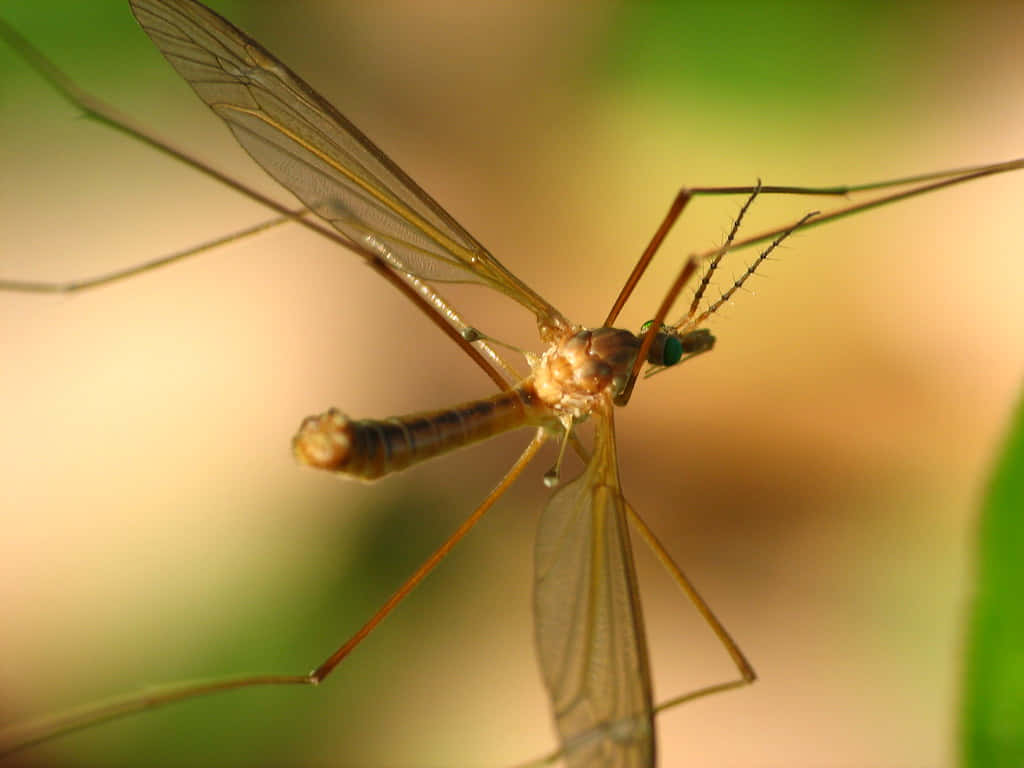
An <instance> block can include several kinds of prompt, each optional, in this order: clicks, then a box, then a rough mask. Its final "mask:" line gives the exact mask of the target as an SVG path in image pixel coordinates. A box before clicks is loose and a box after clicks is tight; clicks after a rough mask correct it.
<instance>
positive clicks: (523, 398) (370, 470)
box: [292, 384, 551, 480]
mask: <svg viewBox="0 0 1024 768" xmlns="http://www.w3.org/2000/svg"><path fill="white" fill-rule="evenodd" d="M550 418H551V417H550V415H548V414H547V411H546V409H545V408H544V406H543V405H542V404H540V403H539V401H538V399H537V395H536V393H535V392H534V390H533V387H532V386H530V385H529V384H521V385H519V386H518V387H516V388H515V389H512V390H509V391H507V392H499V393H498V394H496V395H493V396H492V397H488V398H483V399H480V400H473V401H472V402H468V403H463V404H461V405H456V406H453V407H451V408H445V409H443V410H439V411H424V412H422V413H413V414H410V415H408V416H395V417H393V418H390V419H382V420H376V419H361V420H359V421H353V420H351V419H349V418H348V417H347V416H345V414H343V413H341V411H339V410H337V409H336V408H332V409H331V410H329V411H326V412H325V413H323V414H320V415H319V416H310V417H309V418H307V419H306V420H305V421H303V422H302V426H301V427H299V431H298V433H297V434H296V435H295V437H294V439H293V440H292V450H293V451H294V453H295V456H296V458H297V459H298V460H299V461H301V462H302V463H303V464H308V465H309V466H311V467H316V468H317V469H326V470H328V471H330V472H338V473H340V474H344V475H349V476H351V477H357V478H362V479H364V480H373V479H375V478H378V477H381V476H382V475H386V474H389V473H391V472H397V471H399V470H402V469H405V468H406V467H408V466H411V465H413V464H416V463H418V462H421V461H426V460H427V459H430V458H433V457H434V456H437V455H439V454H442V453H447V452H448V451H452V450H454V449H456V448H461V447H462V446H464V445H472V444H473V443H478V442H480V441H481V440H486V439H487V438H489V437H492V436H494V435H498V434H501V433H502V432H507V431H508V430H510V429H515V428H516V427H522V426H527V425H531V424H532V425H540V424H542V423H544V422H545V421H546V420H550Z"/></svg>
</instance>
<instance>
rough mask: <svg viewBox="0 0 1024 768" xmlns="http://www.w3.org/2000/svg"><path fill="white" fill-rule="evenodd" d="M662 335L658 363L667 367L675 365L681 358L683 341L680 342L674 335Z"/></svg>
mask: <svg viewBox="0 0 1024 768" xmlns="http://www.w3.org/2000/svg"><path fill="white" fill-rule="evenodd" d="M658 335H659V336H661V335H662V334H660V333H659V334H658ZM664 336H665V343H664V346H662V349H661V363H659V365H664V366H665V367H668V366H670V365H675V364H676V363H678V362H679V361H680V360H681V359H682V357H683V342H681V341H680V340H679V339H678V337H676V336H669V335H668V334H664Z"/></svg>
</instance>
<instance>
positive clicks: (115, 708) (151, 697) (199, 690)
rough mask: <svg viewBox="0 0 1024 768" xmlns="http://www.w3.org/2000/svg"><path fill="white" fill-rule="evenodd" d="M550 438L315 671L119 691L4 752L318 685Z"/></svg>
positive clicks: (46, 721) (17, 738)
mask: <svg viewBox="0 0 1024 768" xmlns="http://www.w3.org/2000/svg"><path fill="white" fill-rule="evenodd" d="M546 440H547V436H546V435H545V433H544V432H543V431H542V430H538V432H537V434H536V436H535V437H534V438H533V440H531V441H530V444H529V445H528V446H526V450H524V451H523V453H522V454H521V455H520V456H519V458H518V459H517V460H516V462H515V464H513V465H512V467H511V468H510V469H509V470H508V472H506V473H505V476H504V477H502V479H501V480H500V481H499V482H498V484H497V485H496V486H494V488H493V489H492V490H491V492H490V493H489V494H487V498H485V499H484V500H483V502H482V503H481V504H480V506H478V507H477V508H476V509H475V510H473V513H472V514H471V515H470V516H469V517H467V518H466V519H465V521H463V523H462V525H460V526H459V527H458V528H457V529H456V530H455V532H454V533H453V534H452V535H451V536H449V537H448V539H447V540H446V541H445V542H444V543H443V544H442V545H441V546H440V547H438V548H437V549H436V550H435V551H434V553H433V554H432V555H430V557H428V558H427V559H426V560H425V561H424V562H423V564H422V565H420V567H419V568H417V569H416V571H415V572H413V574H412V575H411V576H410V577H409V578H408V579H406V580H405V582H404V583H403V584H402V586H400V587H399V588H398V589H397V590H395V592H394V594H392V595H391V597H389V598H388V599H387V601H386V602H385V603H384V604H383V605H382V606H381V607H380V608H379V609H378V610H377V612H376V613H374V615H373V616H372V617H371V618H370V620H369V621H367V622H366V624H364V625H363V626H362V627H361V628H360V629H359V630H358V631H357V632H356V633H355V634H354V635H352V637H350V638H349V639H348V640H346V641H345V642H344V643H343V644H342V645H341V646H340V647H339V648H338V649H337V650H336V651H335V652H334V653H332V654H331V655H330V656H328V657H327V658H326V659H324V661H323V662H321V663H320V665H319V666H317V668H316V669H314V670H313V671H312V672H310V673H309V674H306V675H250V676H245V677H232V678H220V679H216V680H202V681H195V680H193V681H190V682H185V683H180V684H175V685H170V686H162V687H159V688H152V689H150V690H148V691H143V692H142V693H135V694H130V695H128V696H119V697H117V698H114V699H108V700H106V701H100V702H95V703H93V704H88V705H86V706H84V707H78V708H76V709H74V710H70V711H68V712H64V713H62V714H58V715H55V716H53V717H47V718H42V719H40V720H35V721H31V722H27V723H24V724H22V725H16V726H12V727H10V728H5V729H4V730H2V731H0V757H4V756H6V755H10V754H12V753H14V752H17V751H19V750H22V749H25V748H26V747H30V746H32V745H34V744H39V743H40V742H44V741H49V740H51V739H55V738H57V737H58V736H63V735H65V734H68V733H72V732H74V731H78V730H82V729H83V728H88V727H89V726H92V725H96V724H98V723H103V722H107V721H109V720H117V719H119V718H122V717H127V716H128V715H133V714H137V713H139V712H144V711H146V710H150V709H159V708H161V707H165V706H167V705H169V704H172V703H174V702H178V701H187V700H189V699H197V698H200V697H202V696H210V695H212V694H215V693H225V692H227V691H233V690H237V689H239V688H257V687H266V686H282V685H313V686H315V685H319V684H320V683H321V682H323V680H324V679H325V678H326V677H327V676H328V675H329V674H330V673H331V671H332V670H333V669H334V668H335V667H337V666H338V664H340V663H341V661H342V660H343V659H344V658H345V657H346V656H347V655H348V654H349V653H351V652H352V651H353V650H354V649H355V647H356V646H357V645H359V643H361V642H362V641H363V640H365V639H366V637H367V636H368V635H369V634H370V632H372V631H373V630H374V629H375V628H376V627H377V625H378V624H380V623H381V621H383V620H384V619H385V618H386V617H387V615H388V614H389V613H391V611H392V610H393V609H394V608H395V606H397V605H398V604H399V603H400V602H401V601H402V600H403V599H404V598H405V597H407V596H408V595H409V593H410V592H412V590H413V589H414V588H415V587H416V586H417V585H418V584H419V583H420V582H421V581H423V579H424V578H426V576H427V575H428V574H429V573H430V572H431V571H432V570H433V569H434V567H435V566H436V565H437V564H438V563H440V562H441V560H443V559H444V558H445V556H446V555H447V554H448V553H449V552H450V551H451V550H452V548H453V547H454V546H455V545H456V544H458V543H459V542H460V541H461V540H462V539H463V538H464V537H465V535H466V534H467V533H469V531H470V530H471V529H472V528H473V526H474V525H476V524H477V523H478V522H479V521H480V519H481V518H482V517H483V516H484V514H485V513H486V512H487V511H488V510H489V509H490V508H491V507H492V506H493V505H494V503H495V502H496V501H497V500H498V499H499V498H501V496H502V495H503V494H504V493H505V491H507V490H508V489H509V487H510V486H511V485H512V483H513V482H515V480H516V478H518V477H519V475H520V474H522V472H523V470H524V469H526V466H527V465H528V464H529V463H530V461H531V460H532V459H533V458H534V456H536V455H537V451H538V450H540V447H541V446H542V445H543V444H544V442H545V441H546Z"/></svg>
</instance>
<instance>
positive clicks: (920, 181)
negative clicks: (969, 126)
mask: <svg viewBox="0 0 1024 768" xmlns="http://www.w3.org/2000/svg"><path fill="white" fill-rule="evenodd" d="M1021 168H1024V158H1022V159H1017V160H1010V161H1007V162H1005V163H991V164H988V165H977V166H970V167H967V168H956V169H953V170H949V171H937V172H935V173H923V174H918V175H915V176H905V177H903V178H899V179H888V180H886V181H875V182H869V183H867V184H853V185H847V186H837V187H794V186H777V185H761V184H758V185H756V186H753V187H693V188H692V189H690V188H686V187H683V188H682V189H680V190H679V192H678V193H676V197H675V199H674V200H673V201H672V205H671V206H669V209H668V212H667V213H666V214H665V218H664V219H663V220H662V222H661V225H660V226H659V227H658V229H657V230H656V231H655V233H654V236H653V237H652V238H651V241H650V243H648V244H647V247H646V248H645V249H644V251H643V253H642V254H641V255H640V258H639V259H638V260H637V262H636V264H635V265H634V266H633V269H632V271H631V272H630V273H629V277H628V278H626V282H625V284H623V286H622V290H620V291H619V295H618V296H617V297H616V299H615V303H614V304H612V308H611V310H610V311H609V312H608V317H607V318H605V322H604V324H605V325H606V326H610V325H612V324H613V323H614V322H615V320H616V318H618V316H619V313H620V312H622V308H623V307H624V306H625V305H626V301H627V300H628V299H629V297H630V295H631V294H632V293H633V290H634V289H635V288H636V286H637V283H639V282H640V278H641V277H642V276H643V274H644V272H646V271H647V267H648V266H650V263H651V260H652V259H653V258H654V254H655V253H657V251H658V248H659V247H661V244H662V242H664V240H665V238H666V237H667V236H668V233H669V231H670V230H671V229H672V227H673V225H674V224H675V223H676V220H677V219H678V218H679V217H680V215H682V213H683V210H684V209H685V208H686V206H687V204H689V202H690V201H691V200H692V199H693V198H694V197H697V196H698V195H753V194H755V193H756V194H783V195H812V196H813V195H825V196H830V197H845V196H847V195H851V194H855V193H857V192H869V191H872V190H878V189H888V188H891V187H902V186H907V185H909V184H917V185H919V186H916V187H913V188H912V189H909V190H904V191H903V192H898V193H896V194H892V195H884V196H882V197H878V198H875V199H873V200H868V201H866V202H864V203H858V204H856V205H851V206H848V207H846V208H839V209H836V210H835V211H829V212H827V213H824V214H822V215H821V216H818V217H817V218H816V219H815V220H814V223H813V225H814V226H817V225H818V224H824V223H825V222H828V221H835V220H836V219H841V218H844V217H846V216H852V215H854V214H856V213H860V212H862V211H866V210H870V209H871V208H877V207H880V206H883V205H888V204H889V203H894V202H896V201H898V200H905V199H907V198H909V197H914V196H916V195H922V194H925V193H927V192H933V191H935V190H937V189H942V188H943V187H948V186H952V185H954V184H960V183H962V182H965V181H972V180H974V179H979V178H982V177H983V176H992V175H995V174H997V173H1006V172H1008V171H1016V170H1019V169H1021ZM925 182H932V183H925ZM794 226H795V225H794V224H788V225H786V226H783V227H778V228H777V229H773V230H770V231H767V232H762V233H761V234H759V235H754V236H753V237H750V238H747V239H746V240H741V241H739V242H737V243H734V244H731V245H729V246H728V247H725V246H720V247H719V248H714V249H712V250H710V251H705V252H704V253H702V254H700V255H699V256H698V257H697V258H698V259H700V260H704V259H714V258H716V257H717V258H720V257H721V256H722V255H724V254H725V253H726V252H728V251H733V250H737V249H740V248H746V247H748V246H751V245H756V244H757V243H763V242H766V241H768V240H771V239H772V238H774V237H777V236H778V235H780V234H782V233H784V232H786V231H790V230H792V229H793V228H794Z"/></svg>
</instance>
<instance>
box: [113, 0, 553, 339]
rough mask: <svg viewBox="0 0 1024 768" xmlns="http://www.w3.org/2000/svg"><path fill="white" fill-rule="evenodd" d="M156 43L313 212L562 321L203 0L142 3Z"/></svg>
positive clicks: (416, 269)
mask: <svg viewBox="0 0 1024 768" xmlns="http://www.w3.org/2000/svg"><path fill="white" fill-rule="evenodd" d="M131 6H132V11H133V13H134V14H135V18H136V19H138V21H139V24H140V25H141V26H142V28H143V29H144V30H145V32H146V34H148V35H149V37H150V38H151V39H152V40H153V42H154V43H155V44H156V46H157V47H158V48H159V49H160V51H161V52H162V53H163V54H164V56H165V57H166V58H167V60H168V61H169V62H170V63H171V65H172V66H173V67H174V68H175V69H176V70H177V72H178V74H180V75H181V76H182V77H183V78H185V80H187V81H188V82H189V83H190V84H191V85H192V87H193V89H195V91H196V93H197V94H199V97H200V98H201V99H202V100H203V101H205V102H206V103H207V104H208V105H209V106H210V108H211V109H213V111H214V112H216V113H217V114H218V115H220V117H221V118H222V119H223V120H224V121H225V122H226V123H227V124H228V127H229V128H230V129H231V131H232V132H233V133H234V135H235V138H236V139H238V142H239V143H240V144H241V145H242V146H243V147H244V148H245V150H246V151H247V152H248V153H249V154H250V155H251V156H252V157H253V159H255V160H256V162H257V163H259V164H260V165H261V166H262V167H263V168H264V169H265V170H266V171H267V172H268V173H269V174H270V175H271V176H273V177H274V178H275V179H277V181H279V182H280V183H281V184H283V185H284V186H285V187H286V188H287V189H288V190H290V191H291V192H292V193H293V194H294V195H295V196H296V197H298V198H299V199H300V200H301V201H302V202H303V203H304V204H305V205H307V206H308V207H309V208H310V209H311V210H312V211H314V212H315V213H317V214H318V215H319V216H321V217H322V218H324V219H326V220H327V221H328V222H330V224H331V225H332V226H334V227H335V228H336V229H337V230H338V231H340V232H341V233H342V234H344V235H346V236H347V237H349V238H351V239H352V240H354V241H355V242H357V243H362V244H364V245H366V246H367V247H369V248H370V249H371V250H373V251H374V252H376V253H378V254H380V256H381V257H382V258H384V259H385V260H386V261H387V262H388V263H389V264H390V265H391V266H392V267H393V268H395V269H396V270H398V271H399V272H406V273H409V274H412V275H415V276H416V277H419V278H422V279H426V280H437V281H449V282H475V283H482V284H484V285H487V286H490V287H491V288H494V289H495V290H498V291H501V292H502V293H504V294H506V295H508V296H509V297H511V298H512V299H514V300H516V301H518V302H519V303H521V304H523V305H524V306H526V307H527V308H528V309H530V310H531V311H533V312H534V313H535V314H536V315H537V317H538V319H539V321H540V322H541V324H542V325H548V326H551V327H555V326H558V325H560V324H561V322H562V320H563V319H562V316H561V315H560V314H559V313H558V311H557V310H555V309H554V308H553V307H552V306H551V305H550V304H548V302H546V301H545V300H544V299H542V298H541V297H540V296H538V295H537V294H536V293H534V292H533V291H532V290H531V289H530V288H528V287H527V286H526V285H524V284H523V283H522V282H521V281H520V280H519V279H518V278H516V277H515V276H514V275H512V273H510V272H509V271H508V270H507V269H505V267H503V266H502V265H501V263H500V262H498V260H497V259H495V258H494V257H493V256H492V255H491V254H490V253H488V252H487V251H486V250H485V249H484V248H483V247H482V246H481V245H480V244H479V243H478V242H477V241H476V240H475V239H474V238H473V237H472V236H471V235H470V234H469V233H468V232H466V230H465V229H463V228H462V227H461V226H460V225H459V224H458V223H457V222H456V221H455V220H454V219H453V218H452V217H451V216H450V215H449V214H448V213H447V212H446V211H445V210H444V209H443V208H441V206H440V205H438V204H437V203H436V202H435V201H434V200H433V199H432V198H431V197H430V196H429V195H428V194H427V193H426V192H424V191H423V190H422V189H420V188H419V186H417V185H416V183H415V182H414V181H412V179H410V178H409V177H408V176H406V174H405V173H404V172H403V171H402V170H401V169H400V168H399V167H398V166H397V165H396V164H395V163H394V162H392V161H391V160H390V159H389V158H388V157H387V156H386V155H385V154H384V153H383V152H381V151H380V149H378V148H377V147H376V146H374V144H373V143H372V142H371V141H370V140H369V139H368V138H366V136H364V135H363V134H362V133H361V132H360V131H359V130H358V129H357V128H356V127H355V126H354V125H352V123H350V122H349V121H348V120H347V119H345V118H344V117H343V116H342V115H341V114H339V113H338V111H337V110H336V109H335V108H334V107H333V106H331V105H330V104H329V103H328V102H327V101H326V100H325V99H324V98H323V97H321V96H320V95H319V94H318V93H316V91H314V90H313V89H312V88H311V87H310V86H309V85H307V84H306V83H305V82H304V81H303V80H301V79H300V78H299V77H298V76H296V75H295V74H294V73H292V72H291V71H290V70H289V69H288V68H287V67H286V66H284V65H283V64H282V63H281V62H279V61H278V60H277V59H275V58H274V57H273V56H272V55H271V54H270V53H269V52H267V51H266V50H265V49H264V48H263V47H262V46H261V45H260V44H259V43H257V42H256V41H254V40H252V39H250V38H249V37H248V36H246V35H245V34H244V33H243V32H241V31H240V30H238V29H236V28H235V27H234V26H233V25H232V24H231V23H230V22H228V21H227V20H225V19H223V18H221V17H220V16H218V15H217V14H216V13H214V12H213V11H211V10H209V9H208V8H206V7H204V6H202V5H200V4H199V3H196V2H194V1H193V0H131Z"/></svg>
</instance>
